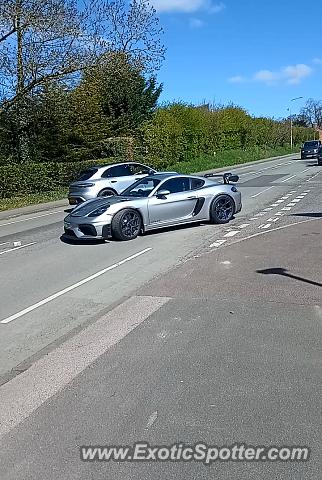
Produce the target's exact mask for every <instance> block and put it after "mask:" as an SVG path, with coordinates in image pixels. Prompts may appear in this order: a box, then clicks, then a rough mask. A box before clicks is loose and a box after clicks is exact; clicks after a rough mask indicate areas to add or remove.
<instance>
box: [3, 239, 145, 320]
mask: <svg viewBox="0 0 322 480" xmlns="http://www.w3.org/2000/svg"><path fill="white" fill-rule="evenodd" d="M18 248H19V247H18ZM151 250H152V248H151V247H150V248H145V249H144V250H141V252H138V253H135V254H134V255H131V256H130V257H127V258H125V259H124V260H121V261H120V262H117V263H114V265H111V266H109V267H107V268H104V269H103V270H100V271H99V272H97V273H94V274H93V275H90V276H89V277H87V278H84V279H83V280H81V281H80V282H77V283H74V284H73V285H70V286H69V287H67V288H64V289H63V290H60V291H59V292H56V293H54V294H53V295H50V296H49V297H47V298H44V299H43V300H41V301H40V302H37V303H35V304H34V305H31V306H30V307H28V308H25V309H24V310H21V311H20V312H18V313H15V314H14V315H10V317H7V318H4V319H3V320H1V322H0V323H2V324H7V323H10V322H12V321H13V320H17V318H20V317H22V316H23V315H26V314H27V313H30V312H32V311H33V310H36V308H39V307H42V306H43V305H46V303H49V302H51V301H52V300H55V299H56V298H58V297H61V296H62V295H65V293H68V292H71V291H72V290H75V288H78V287H81V286H82V285H84V284H85V283H88V282H90V281H91V280H94V279H95V278H98V277H100V276H101V275H104V274H105V273H106V272H109V271H111V270H114V269H115V268H117V267H120V266H121V265H123V264H124V263H127V262H129V261H130V260H134V259H135V258H137V257H139V256H141V255H144V254H145V253H147V252H150V251H151Z"/></svg>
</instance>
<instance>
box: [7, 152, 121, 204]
mask: <svg viewBox="0 0 322 480" xmlns="http://www.w3.org/2000/svg"><path fill="white" fill-rule="evenodd" d="M112 161H113V160H112V159H104V161H103V162H102V163H103V164H105V163H106V164H108V163H111V162H112ZM97 163H98V162H97V160H96V161H95V160H89V161H83V162H73V163H63V162H47V163H26V164H12V165H4V166H0V198H9V197H13V196H19V195H26V194H31V193H43V192H50V191H53V190H55V189H57V188H59V187H66V186H68V185H69V184H70V183H71V182H72V181H73V180H75V179H76V178H77V176H78V175H79V173H80V172H81V171H82V170H84V169H86V168H88V167H90V166H93V165H96V164H97Z"/></svg>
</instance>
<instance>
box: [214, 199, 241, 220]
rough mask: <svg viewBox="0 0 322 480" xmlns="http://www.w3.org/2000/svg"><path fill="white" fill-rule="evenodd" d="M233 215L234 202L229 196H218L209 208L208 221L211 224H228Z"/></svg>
mask: <svg viewBox="0 0 322 480" xmlns="http://www.w3.org/2000/svg"><path fill="white" fill-rule="evenodd" d="M234 213H235V202H234V200H233V199H232V198H231V197H230V196H229V195H224V194H223V195H219V196H218V197H216V198H215V199H214V201H213V202H212V204H211V207H210V220H211V222H212V223H221V224H222V223H228V222H230V220H231V219H232V218H233V216H234Z"/></svg>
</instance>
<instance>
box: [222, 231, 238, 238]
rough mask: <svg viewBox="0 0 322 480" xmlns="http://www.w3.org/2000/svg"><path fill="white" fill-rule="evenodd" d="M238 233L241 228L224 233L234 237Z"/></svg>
mask: <svg viewBox="0 0 322 480" xmlns="http://www.w3.org/2000/svg"><path fill="white" fill-rule="evenodd" d="M237 233H240V232H239V230H233V231H232V232H228V233H226V235H224V237H227V238H229V237H234V236H235V235H237Z"/></svg>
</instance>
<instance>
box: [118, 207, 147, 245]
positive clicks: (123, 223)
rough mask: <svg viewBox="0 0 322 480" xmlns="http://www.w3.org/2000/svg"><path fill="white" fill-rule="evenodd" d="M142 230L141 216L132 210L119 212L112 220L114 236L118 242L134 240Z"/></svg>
mask: <svg viewBox="0 0 322 480" xmlns="http://www.w3.org/2000/svg"><path fill="white" fill-rule="evenodd" d="M141 228H142V220H141V216H140V214H139V213H138V212H137V211H136V210H132V209H130V208H126V209H124V210H121V211H120V212H117V213H116V214H115V215H114V217H113V219H112V235H113V237H114V238H116V239H117V240H134V238H136V237H137V236H138V235H139V233H140V231H141Z"/></svg>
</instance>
